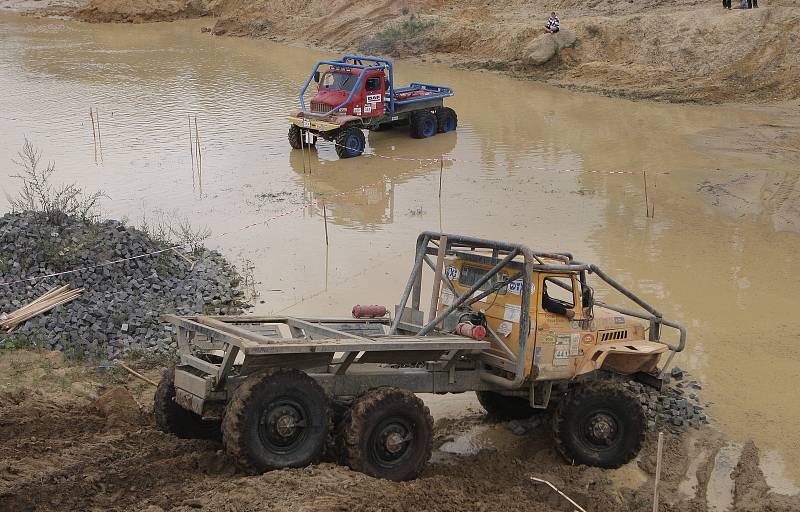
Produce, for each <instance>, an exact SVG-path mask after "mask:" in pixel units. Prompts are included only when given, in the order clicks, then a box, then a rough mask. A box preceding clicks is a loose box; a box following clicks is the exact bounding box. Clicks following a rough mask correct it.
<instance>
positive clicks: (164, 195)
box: [0, 14, 800, 487]
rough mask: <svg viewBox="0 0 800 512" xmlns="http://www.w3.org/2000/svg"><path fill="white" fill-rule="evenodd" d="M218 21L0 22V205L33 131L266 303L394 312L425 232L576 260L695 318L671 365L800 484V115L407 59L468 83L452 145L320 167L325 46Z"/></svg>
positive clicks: (324, 161) (400, 74)
mask: <svg viewBox="0 0 800 512" xmlns="http://www.w3.org/2000/svg"><path fill="white" fill-rule="evenodd" d="M202 25H203V22H185V23H171V24H158V25H142V26H119V25H115V26H97V25H84V24H79V23H74V22H65V21H59V20H34V19H30V18H20V17H17V16H15V15H12V14H1V15H0V91H2V94H1V95H0V162H2V163H3V168H4V169H6V171H5V172H3V178H2V179H0V189H2V192H5V193H9V194H13V193H15V191H16V184H15V182H14V181H13V180H11V179H9V178H6V177H5V175H6V174H9V173H11V172H12V169H13V168H12V166H11V165H10V161H11V158H12V157H13V156H14V154H15V152H16V151H17V150H18V149H19V147H20V146H21V144H22V142H23V137H24V136H27V137H28V138H29V139H30V140H32V141H33V142H34V143H35V144H36V145H38V146H39V147H40V148H41V149H42V150H43V151H44V154H45V159H51V160H54V161H55V163H56V167H57V169H58V171H57V177H58V179H61V180H66V181H76V182H78V183H80V184H81V185H83V186H85V187H86V188H87V189H102V190H104V191H105V192H106V193H107V194H108V196H109V199H108V200H106V201H105V202H104V203H103V213H104V214H105V215H107V216H111V217H128V218H129V219H130V220H131V222H133V223H139V222H140V219H141V218H142V216H143V215H146V216H148V217H150V218H151V219H153V218H154V217H158V215H159V214H158V213H157V212H159V211H160V212H161V213H162V215H165V216H166V217H173V218H188V219H189V220H191V221H192V222H193V223H194V224H196V225H198V226H207V227H208V228H209V229H210V230H211V231H212V233H213V236H212V238H210V239H209V241H208V243H209V245H211V246H214V247H217V248H219V249H220V250H221V251H222V252H224V253H225V254H226V255H228V256H229V257H230V258H231V259H232V260H234V261H242V260H245V259H246V260H251V261H252V262H254V264H255V277H256V280H257V281H258V282H259V284H258V288H259V290H260V292H261V296H260V300H262V301H263V303H261V304H259V306H258V307H259V309H260V310H261V311H264V312H292V313H319V314H347V312H348V311H349V309H350V307H351V305H352V304H354V303H359V302H360V303H381V304H387V305H389V304H394V303H395V302H396V300H397V297H398V296H399V293H400V288H401V287H402V282H403V280H404V278H405V275H406V272H407V271H408V268H409V266H410V263H411V254H412V249H413V243H414V239H415V236H416V235H417V234H418V232H419V231H421V230H424V229H440V228H441V229H444V230H446V231H451V232H462V233H469V234H473V235H478V236H484V237H492V238H499V239H509V240H518V241H522V242H525V243H528V244H529V245H531V246H533V247H535V248H540V249H558V250H569V251H571V252H573V253H575V254H576V255H578V256H579V257H580V259H582V260H588V261H594V262H596V263H598V264H599V265H600V266H601V267H604V268H605V269H606V270H607V271H608V272H610V273H611V274H612V275H615V276H617V277H618V278H619V279H620V280H621V281H622V282H623V283H624V284H626V285H628V286H629V287H631V288H632V289H634V290H636V291H638V292H640V293H641V294H642V295H643V296H644V297H645V298H646V299H647V300H649V301H650V302H652V303H654V304H656V305H657V306H658V307H659V308H660V309H661V310H662V311H663V312H664V314H665V315H666V316H667V317H670V318H674V319H676V320H678V321H680V322H682V323H683V324H684V325H686V326H687V327H688V328H689V335H690V337H689V346H688V350H687V351H686V353H685V354H682V355H681V356H680V357H679V359H678V360H677V361H676V363H677V364H679V365H681V366H683V367H685V368H688V369H689V370H691V371H692V372H693V373H694V374H695V375H696V376H697V377H698V378H700V379H701V380H702V382H703V383H704V385H705V389H704V390H703V395H704V397H706V398H707V399H709V400H710V401H713V402H714V405H713V407H712V414H713V416H714V417H715V418H716V419H717V421H718V422H719V425H720V427H721V428H722V429H723V430H724V431H725V432H726V433H727V434H729V435H730V436H731V437H732V438H734V439H735V440H737V441H741V440H743V439H745V438H747V437H753V438H755V440H756V441H757V443H758V444H759V446H760V447H761V448H762V449H763V450H766V451H768V452H769V453H770V454H771V455H770V457H771V460H772V461H774V462H773V466H775V467H787V468H788V469H787V471H786V473H787V475H788V476H786V478H788V480H789V482H790V483H788V484H787V485H788V486H789V487H791V485H792V483H791V482H794V483H795V484H796V483H797V482H798V481H800V470H798V468H797V465H796V464H793V463H791V461H796V460H797V459H798V457H800V431H798V430H797V429H796V428H795V425H796V424H797V421H798V419H800V405H798V404H800V401H798V400H797V399H796V393H795V392H794V389H793V387H794V386H793V383H794V382H796V381H797V379H798V377H800V370H799V369H798V368H800V365H798V356H797V351H798V348H800V343H798V342H800V319H798V318H797V315H796V313H795V309H796V308H794V307H793V305H794V304H796V303H797V301H796V299H795V297H796V290H797V289H798V285H800V278H798V276H797V274H796V273H793V272H791V271H793V270H796V269H797V268H798V266H797V262H796V254H798V251H800V238H798V235H797V231H798V228H800V223H798V215H797V213H798V208H797V203H796V202H795V200H796V198H797V190H796V187H795V183H796V179H797V176H798V175H797V159H796V156H797V153H796V147H795V149H792V147H794V146H791V144H792V142H791V141H796V140H797V138H796V134H797V128H798V118H797V115H796V114H797V112H796V110H795V111H791V110H786V109H772V110H770V111H759V110H756V109H752V108H750V109H745V108H734V107H697V106H675V105H651V104H647V103H631V102H626V101H624V100H619V99H608V98H598V97H594V96H590V95H584V94H576V93H571V92H568V91H563V90H556V89H552V88H549V87H545V86H542V85H538V84H534V83H527V82H519V81H514V80H511V79H509V78H504V77H499V76H493V75H488V74H480V73H471V72H463V71H455V70H450V69H447V68H445V67H441V66H435V65H430V66H426V65H422V64H420V63H408V62H401V63H398V66H397V72H396V76H397V81H398V83H401V82H408V81H411V80H415V81H423V82H433V83H444V84H447V85H451V86H453V87H454V88H455V90H456V91H457V95H456V96H455V97H454V98H453V99H452V102H451V104H452V106H453V107H454V108H455V109H456V110H457V111H458V114H459V122H460V124H459V130H458V132H457V133H451V134H446V135H438V136H436V137H434V138H433V139H430V140H414V139H411V138H409V137H408V136H407V135H406V134H405V133H404V132H403V131H394V132H392V131H390V132H381V133H375V134H370V135H369V149H368V152H369V153H371V154H372V156H365V157H362V158H358V159H352V160H337V159H336V156H335V153H334V151H333V148H332V147H331V146H330V145H329V144H325V143H321V144H320V147H319V149H318V151H316V152H313V153H311V154H310V158H307V159H305V160H304V158H303V155H301V154H300V152H292V151H290V149H289V147H288V143H287V141H286V129H287V125H286V123H285V121H284V116H285V114H286V113H287V112H288V111H290V110H291V109H293V108H295V106H296V103H297V97H296V96H297V90H298V88H299V84H300V83H302V80H304V79H305V77H306V74H307V73H308V70H309V69H310V67H311V65H312V64H313V63H314V62H315V61H316V60H318V59H319V58H321V57H330V56H331V54H322V53H318V52H314V51H309V50H306V49H297V48H287V47H283V46H278V45H275V44H272V43H267V42H262V41H246V40H237V39H224V38H214V37H209V36H207V35H205V34H201V33H200V30H199V29H200V27H201V26H202ZM90 108H96V109H97V113H98V115H99V129H100V133H99V138H100V142H101V144H97V145H96V144H95V143H94V142H93V140H94V139H93V133H92V124H91V122H90V118H89V109H90ZM189 115H193V116H194V115H196V116H197V125H198V132H199V136H200V141H201V149H202V173H198V172H196V171H194V170H193V168H192V153H191V152H190V142H189V127H188V116H189ZM751 127H758V132H757V133H755V132H751ZM754 133H755V135H758V137H754ZM793 137H795V138H793ZM753 141H755V142H753ZM787 141H790V142H787ZM100 145H101V146H102V147H101V148H100V147H97V146H100ZM787 146H790V147H787ZM440 157H444V158H445V159H446V160H447V161H446V162H445V163H444V165H443V167H444V169H443V172H442V184H443V185H442V197H441V201H439V199H438V183H439V169H440V164H439V162H438V161H437V159H438V158H440ZM415 159H430V160H424V161H420V160H415ZM643 170H646V171H647V173H648V174H647V177H648V183H649V187H650V188H649V191H648V201H652V202H653V203H654V205H655V216H654V218H646V216H645V199H644V194H643V176H642V173H641V172H642V171H643ZM612 171H625V173H617V172H612ZM323 200H324V202H325V205H326V208H327V217H328V232H329V239H330V245H329V246H327V247H326V244H325V234H324V233H325V230H324V224H323V216H322V204H323ZM6 206H7V203H6V199H5V197H2V198H0V209H6Z"/></svg>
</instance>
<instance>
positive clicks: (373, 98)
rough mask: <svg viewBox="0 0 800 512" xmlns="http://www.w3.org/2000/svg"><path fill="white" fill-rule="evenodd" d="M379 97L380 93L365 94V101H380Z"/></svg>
mask: <svg viewBox="0 0 800 512" xmlns="http://www.w3.org/2000/svg"><path fill="white" fill-rule="evenodd" d="M381 99H382V98H381V95H380V94H367V101H369V102H371V103H377V102H379V101H381Z"/></svg>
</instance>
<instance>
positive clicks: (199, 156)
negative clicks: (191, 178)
mask: <svg viewBox="0 0 800 512" xmlns="http://www.w3.org/2000/svg"><path fill="white" fill-rule="evenodd" d="M190 129H191V128H190ZM194 142H195V144H196V145H197V179H198V181H199V183H200V195H201V196H202V195H203V152H202V151H201V150H200V131H199V130H198V129H197V116H194Z"/></svg>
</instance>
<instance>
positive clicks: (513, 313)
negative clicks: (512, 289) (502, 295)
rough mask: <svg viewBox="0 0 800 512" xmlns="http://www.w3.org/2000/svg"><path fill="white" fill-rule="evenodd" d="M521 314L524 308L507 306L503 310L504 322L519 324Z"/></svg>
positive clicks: (512, 305)
mask: <svg viewBox="0 0 800 512" xmlns="http://www.w3.org/2000/svg"><path fill="white" fill-rule="evenodd" d="M521 312H522V308H521V307H520V306H515V305H514V304H506V307H505V308H504V309H503V320H505V321H507V322H514V323H515V324H518V323H519V315H520V313H521Z"/></svg>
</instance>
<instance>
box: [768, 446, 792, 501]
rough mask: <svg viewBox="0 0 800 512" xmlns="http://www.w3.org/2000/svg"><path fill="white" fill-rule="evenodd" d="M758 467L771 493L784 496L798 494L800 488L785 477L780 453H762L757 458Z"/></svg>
mask: <svg viewBox="0 0 800 512" xmlns="http://www.w3.org/2000/svg"><path fill="white" fill-rule="evenodd" d="M759 467H760V468H761V471H762V472H763V473H764V478H765V479H766V481H767V485H769V487H770V489H771V490H772V492H774V493H777V494H784V495H786V496H794V495H797V494H800V487H798V486H797V485H795V484H794V483H793V482H792V481H791V479H789V478H788V477H787V474H788V468H787V466H786V461H785V460H784V458H783V456H782V455H781V454H780V452H778V451H776V450H769V451H767V452H762V453H761V454H760V456H759Z"/></svg>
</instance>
